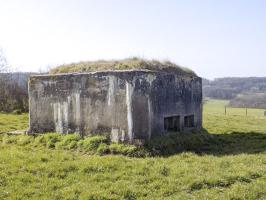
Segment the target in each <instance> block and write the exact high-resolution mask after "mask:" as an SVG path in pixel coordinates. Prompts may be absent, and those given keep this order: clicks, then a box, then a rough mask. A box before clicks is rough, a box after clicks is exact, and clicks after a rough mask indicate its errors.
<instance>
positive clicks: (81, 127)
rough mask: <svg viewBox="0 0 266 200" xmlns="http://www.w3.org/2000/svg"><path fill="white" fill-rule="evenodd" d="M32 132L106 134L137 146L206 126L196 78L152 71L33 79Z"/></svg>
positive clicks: (194, 76) (200, 92)
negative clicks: (160, 136) (153, 138)
mask: <svg viewBox="0 0 266 200" xmlns="http://www.w3.org/2000/svg"><path fill="white" fill-rule="evenodd" d="M29 103H30V131H29V132H30V133H45V132H59V133H62V134H69V133H79V134H81V135H83V136H90V135H98V134H100V135H101V134H104V135H109V136H110V138H111V140H112V141H114V142H126V143H135V142H137V141H145V140H149V139H151V138H152V137H154V136H156V135H163V134H166V133H167V132H169V131H184V130H192V129H199V128H201V127H202V83H201V78H200V77H197V76H196V75H189V74H188V75H180V74H177V73H173V72H171V73H170V72H163V71H160V72H158V71H151V70H125V71H104V72H90V73H73V74H58V75H42V76H32V77H31V78H30V80H29Z"/></svg>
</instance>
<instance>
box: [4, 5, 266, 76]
mask: <svg viewBox="0 0 266 200" xmlns="http://www.w3.org/2000/svg"><path fill="white" fill-rule="evenodd" d="M0 46H1V47H2V48H3V50H4V51H5V54H6V57H7V59H8V61H9V63H10V64H11V65H13V66H14V67H15V68H17V69H18V70H22V71H38V70H39V69H40V68H45V67H46V66H48V65H49V66H55V65H58V64H62V63H71V62H78V61H85V60H96V59H117V58H125V57H131V56H139V57H144V58H155V59H162V60H166V59H167V60H171V61H173V62H176V63H177V64H179V65H181V66H186V67H189V68H191V69H193V70H194V71H196V73H198V74H199V75H200V76H203V77H207V78H214V77H224V76H266V64H265V63H266V1H264V0H252V1H251V0H46V1H39V0H36V1H33V0H8V1H7V0H0Z"/></svg>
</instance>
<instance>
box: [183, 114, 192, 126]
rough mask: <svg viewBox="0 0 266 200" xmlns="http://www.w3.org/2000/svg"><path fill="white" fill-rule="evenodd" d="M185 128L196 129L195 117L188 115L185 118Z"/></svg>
mask: <svg viewBox="0 0 266 200" xmlns="http://www.w3.org/2000/svg"><path fill="white" fill-rule="evenodd" d="M184 126H185V127H186V128H192V127H194V115H188V116H185V118H184Z"/></svg>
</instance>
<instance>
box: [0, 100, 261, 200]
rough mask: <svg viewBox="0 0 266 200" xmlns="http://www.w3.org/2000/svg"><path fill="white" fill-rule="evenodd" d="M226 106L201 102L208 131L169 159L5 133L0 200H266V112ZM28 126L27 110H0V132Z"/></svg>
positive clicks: (185, 143)
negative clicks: (60, 146)
mask: <svg viewBox="0 0 266 200" xmlns="http://www.w3.org/2000/svg"><path fill="white" fill-rule="evenodd" d="M226 103H227V102H225V101H209V102H208V103H207V104H206V105H204V129H205V131H203V133H200V134H198V135H199V136H195V134H193V135H191V137H190V138H188V140H181V141H182V142H183V144H181V146H182V145H183V147H185V146H189V147H188V148H186V151H183V152H180V153H176V154H174V153H171V154H169V155H168V156H166V157H160V156H156V157H145V158H134V157H127V156H122V155H105V156H98V155H88V154H87V153H84V152H80V151H77V150H72V151H71V150H56V149H50V148H46V147H42V146H38V145H37V146H34V145H31V144H30V143H27V142H26V143H25V142H23V141H22V142H20V143H19V142H18V143H17V144H14V143H12V142H6V141H7V140H6V139H4V138H5V137H6V138H9V137H11V136H6V135H5V136H4V135H3V134H2V136H1V139H0V140H2V142H1V144H0V199H130V200H131V199H266V117H264V116H263V110H255V109H254V110H251V109H250V110H248V113H249V114H248V116H246V115H245V112H246V111H245V110H243V109H231V108H228V111H227V115H226V116H225V115H224V105H225V104H226ZM26 128H27V115H20V116H16V115H6V114H0V132H2V133H3V132H8V131H12V130H16V129H26ZM12 137H18V138H19V137H21V136H12ZM178 137H184V138H186V137H187V136H184V135H179V136H178ZM180 139H181V138H180ZM8 141H9V140H8ZM18 141H19V139H18ZM167 145H169V143H167ZM165 148H167V146H165ZM173 152H174V151H173Z"/></svg>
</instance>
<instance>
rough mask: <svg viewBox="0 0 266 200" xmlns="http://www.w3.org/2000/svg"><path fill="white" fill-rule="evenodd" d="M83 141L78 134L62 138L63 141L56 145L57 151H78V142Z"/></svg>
mask: <svg viewBox="0 0 266 200" xmlns="http://www.w3.org/2000/svg"><path fill="white" fill-rule="evenodd" d="M79 140H81V137H80V135H78V134H69V135H65V136H63V137H62V140H61V141H60V142H58V143H56V145H55V147H56V149H76V148H77V143H78V141H79Z"/></svg>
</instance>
